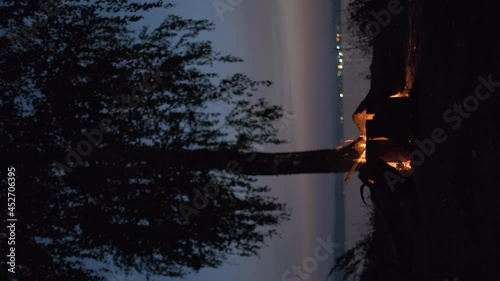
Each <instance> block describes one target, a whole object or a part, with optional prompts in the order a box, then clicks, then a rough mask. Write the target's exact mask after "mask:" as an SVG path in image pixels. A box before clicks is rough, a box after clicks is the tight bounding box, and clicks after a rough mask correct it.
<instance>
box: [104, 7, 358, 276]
mask: <svg viewBox="0 0 500 281" xmlns="http://www.w3.org/2000/svg"><path fill="white" fill-rule="evenodd" d="M331 1H332V0H240V1H238V0H232V1H231V0H220V2H222V3H226V4H228V3H240V4H239V5H236V6H232V7H231V10H228V11H226V12H224V13H223V18H222V19H221V17H220V16H219V14H218V13H217V11H216V9H215V7H214V1H213V0H183V1H174V3H176V7H175V8H174V9H173V10H168V11H167V10H162V9H157V10H155V11H153V12H151V13H149V14H148V15H147V18H146V19H145V20H144V21H143V22H142V23H143V24H149V25H151V27H154V26H155V25H157V24H159V23H160V22H161V20H162V19H163V18H164V17H165V16H166V15H167V14H169V13H175V14H179V15H181V16H184V17H189V18H194V19H209V20H211V21H213V22H214V23H215V24H216V29H215V31H213V32H210V33H205V34H202V35H201V36H202V38H203V39H209V40H211V41H212V42H213V43H214V47H215V49H216V50H218V51H221V52H223V53H229V54H232V55H235V56H238V57H240V58H242V59H243V60H244V63H239V64H236V65H231V66H224V67H220V66H217V69H216V70H217V71H218V72H220V73H221V74H222V76H223V77H224V76H225V75H228V74H230V73H234V72H243V73H246V74H248V75H249V76H250V77H252V78H254V79H266V80H267V79H269V80H272V81H273V82H274V84H273V86H272V87H270V88H269V89H266V90H265V91H264V92H262V95H264V96H266V97H267V98H268V99H269V100H270V101H271V102H272V103H275V104H279V105H284V106H285V107H286V111H288V112H291V113H293V114H294V115H293V116H294V117H290V118H289V119H287V120H286V122H285V123H283V125H284V128H283V130H282V131H280V135H281V136H282V137H283V138H285V139H287V140H288V141H289V143H288V144H285V145H280V146H271V145H270V146H268V147H265V149H264V151H269V152H274V151H303V150H312V149H324V148H333V143H334V136H333V132H332V127H333V126H332V122H333V118H332V110H333V108H334V104H333V101H334V97H333V94H332V92H333V90H332V89H333V86H334V85H333V82H332V79H331V77H333V75H335V73H336V65H334V63H333V61H334V54H333V52H332V50H333V48H334V38H335V37H334V36H335V32H334V27H333V24H332V13H333V12H332V6H331ZM228 5H230V4H228ZM344 70H345V72H344V73H345V74H344V77H345V81H344V87H345V88H344V92H345V100H346V101H345V105H344V106H345V109H344V112H346V114H347V113H348V114H349V116H347V117H346V119H347V122H345V125H346V131H345V135H346V138H351V137H353V138H354V137H356V136H357V132H356V131H355V130H354V125H353V124H352V122H351V121H350V114H352V112H353V111H354V108H355V107H356V106H357V104H358V103H359V102H360V100H361V97H362V93H363V92H365V91H366V90H367V89H366V88H367V83H366V81H362V80H361V79H360V76H359V75H358V74H359V71H358V70H357V69H354V70H353V71H351V72H350V70H349V69H344ZM350 92H351V93H352V94H351V93H350ZM335 176H336V175H333V174H314V175H294V176H273V177H260V180H259V181H260V182H261V183H265V184H268V185H269V186H270V187H271V188H272V195H274V196H277V197H278V198H279V199H280V200H281V201H284V202H286V203H287V204H288V205H289V206H290V207H291V208H292V209H293V211H292V218H291V220H290V221H288V222H285V223H284V224H283V225H282V226H280V228H279V229H278V230H279V232H280V233H281V234H282V237H281V238H276V239H272V240H269V241H267V244H268V246H267V247H266V248H264V249H262V250H261V251H260V257H248V258H241V257H230V259H229V260H228V261H227V262H226V263H225V264H224V265H223V266H222V267H219V268H216V269H202V270H201V271H200V272H198V273H193V274H190V275H188V276H186V277H185V278H184V279H180V278H163V277H161V278H160V277H156V278H154V279H156V280H187V281H194V280H238V281H254V280H282V274H283V272H285V271H286V270H289V269H291V267H292V266H293V265H298V264H301V263H302V261H303V260H304V258H306V257H309V256H312V255H313V251H314V249H315V248H316V247H317V246H318V245H319V244H318V242H317V241H316V239H317V238H322V239H324V240H326V239H327V237H328V236H329V235H332V234H333V215H334V214H333V209H334V208H333V206H332V200H333V181H334V177H335ZM340 176H342V177H343V176H345V175H340ZM353 178H355V176H354V177H353ZM358 188H359V183H358V182H357V181H356V179H354V181H353V182H351V183H350V184H349V186H348V187H347V188H346V198H347V206H346V208H347V229H346V231H347V247H349V246H351V245H352V244H353V242H354V241H355V240H357V239H358V236H359V233H360V230H362V229H364V226H363V223H364V216H365V215H364V209H363V208H362V207H361V204H362V203H361V200H360V199H359V193H358V190H359V189H358ZM332 264H333V259H332V258H329V259H328V260H326V261H323V262H320V263H319V266H318V269H317V270H316V271H315V272H313V273H311V275H310V276H309V277H308V278H307V280H311V281H312V280H321V281H323V280H325V277H326V275H327V273H328V271H329V270H330V268H331V266H332ZM120 276H121V275H120V274H119V273H117V276H110V278H111V280H120V279H122V280H127V279H126V278H124V277H120ZM128 280H136V281H138V280H144V277H143V276H135V278H129V279H128ZM120 281H121V280H120Z"/></svg>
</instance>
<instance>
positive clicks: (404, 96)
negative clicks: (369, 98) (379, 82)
mask: <svg viewBox="0 0 500 281" xmlns="http://www.w3.org/2000/svg"><path fill="white" fill-rule="evenodd" d="M409 96H410V95H409V94H408V92H406V91H405V92H403V93H401V92H399V93H397V94H395V95H392V96H390V97H389V98H391V99H393V98H407V97H409Z"/></svg>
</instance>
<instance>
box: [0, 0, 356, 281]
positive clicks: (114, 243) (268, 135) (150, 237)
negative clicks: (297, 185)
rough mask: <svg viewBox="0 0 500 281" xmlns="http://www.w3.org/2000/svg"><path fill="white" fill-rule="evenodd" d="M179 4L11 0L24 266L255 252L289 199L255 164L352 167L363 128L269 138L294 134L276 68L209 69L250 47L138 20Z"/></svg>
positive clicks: (191, 261)
mask: <svg viewBox="0 0 500 281" xmlns="http://www.w3.org/2000/svg"><path fill="white" fill-rule="evenodd" d="M170 7H171V5H169V4H165V3H163V1H155V2H148V3H142V2H141V3H139V2H131V1H118V0H115V1H90V2H84V3H83V2H78V1H63V0H61V1H55V0H54V1H51V2H46V3H39V4H34V3H33V2H31V1H11V0H7V1H3V2H2V4H1V10H0V13H1V15H2V16H1V17H0V22H1V24H2V30H4V31H5V32H4V33H2V35H1V37H0V41H1V44H2V46H3V48H1V50H0V60H1V61H2V64H3V65H4V66H5V67H2V68H1V69H0V73H1V79H0V87H1V90H2V93H3V94H2V98H1V100H0V110H1V113H2V120H1V121H0V122H1V126H0V127H1V128H2V134H1V138H2V141H1V147H0V149H1V151H2V154H3V159H2V167H1V169H2V171H5V170H6V169H7V166H12V167H15V169H16V181H17V182H16V186H17V188H16V192H15V194H16V195H15V196H16V198H17V201H16V209H15V216H16V217H18V218H20V221H19V222H18V223H17V225H16V235H17V236H16V237H17V238H16V239H17V240H16V245H15V246H16V250H15V251H16V257H17V258H16V266H17V268H18V272H17V273H16V274H17V275H16V278H18V280H68V278H69V279H71V280H101V279H102V277H101V276H99V274H97V273H95V272H93V271H92V270H89V269H87V267H86V259H92V260H97V261H102V262H106V261H107V260H108V259H109V258H112V259H113V263H114V264H115V265H117V266H118V267H120V268H122V269H124V270H125V272H129V271H131V270H136V271H138V272H141V273H145V274H148V275H152V274H158V275H168V276H183V275H184V274H186V273H188V272H190V271H191V270H199V269H200V268H202V267H216V266H219V265H220V264H221V263H222V262H223V261H224V260H225V258H226V257H227V256H228V255H233V254H237V255H242V256H247V255H255V254H257V250H258V249H259V248H260V247H262V246H263V245H264V242H265V239H266V238H269V237H272V236H273V235H275V234H276V230H275V227H276V226H277V225H278V224H279V223H280V222H282V221H283V220H285V219H287V218H288V210H287V207H286V206H285V205H284V204H282V203H279V202H278V201H277V200H276V198H273V197H270V196H269V195H268V194H267V193H268V191H269V188H268V187H266V186H259V185H257V184H256V183H255V182H256V179H255V177H253V175H277V174H296V173H325V172H344V171H348V170H349V168H350V167H351V166H352V162H353V159H355V158H357V157H358V156H359V155H358V154H357V152H356V150H355V149H353V147H354V145H355V143H354V144H351V145H350V146H348V147H345V148H342V149H339V150H335V149H326V150H319V151H309V152H294V153H276V154H273V153H263V152H260V151H259V150H258V149H257V148H258V147H260V146H263V145H266V144H280V143H283V140H281V139H279V138H277V136H276V134H277V132H278V128H277V127H276V122H277V121H279V120H281V118H283V116H284V111H283V109H282V108H281V107H279V106H274V105H270V104H269V103H268V102H267V101H266V100H265V99H264V98H257V97H256V96H255V95H256V93H258V91H259V89H261V88H262V87H268V86H270V85H271V83H270V82H269V81H254V80H252V79H250V78H249V77H247V76H246V75H244V74H234V75H232V76H229V77H224V78H221V77H219V75H218V74H217V73H214V72H211V71H212V68H211V67H212V66H214V65H217V64H221V63H237V62H241V60H240V59H238V58H236V57H233V56H230V55H223V54H220V53H218V52H216V51H214V50H213V49H212V45H211V43H210V42H208V41H200V40H197V37H198V35H199V34H200V33H202V32H207V31H210V30H212V29H213V28H214V26H213V24H211V23H210V22H208V21H204V20H191V19H184V18H181V17H179V16H175V15H169V16H167V17H166V18H165V20H164V21H163V22H162V24H161V25H160V26H159V27H157V28H154V29H149V28H143V29H142V30H141V31H140V32H134V30H133V29H132V28H131V24H137V23H140V20H141V19H142V17H143V15H144V12H147V11H149V10H151V9H154V8H166V9H168V8H170ZM215 104H224V105H225V107H226V108H229V110H227V112H224V111H217V110H214V108H216V107H215V106H214V105H215ZM2 180H3V181H5V178H3V179H2ZM4 196H6V195H5V194H4V193H3V194H2V197H4ZM3 216H5V215H3ZM21 219H22V220H21ZM6 245H7V244H6V243H2V244H1V246H0V247H1V249H2V252H5V251H3V250H7V248H4V247H7V246H6ZM3 272H6V270H3Z"/></svg>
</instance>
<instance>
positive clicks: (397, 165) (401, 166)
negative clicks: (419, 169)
mask: <svg viewBox="0 0 500 281" xmlns="http://www.w3.org/2000/svg"><path fill="white" fill-rule="evenodd" d="M387 164H389V166H391V167H393V168H394V169H396V170H398V171H409V170H411V162H410V160H408V161H405V162H387Z"/></svg>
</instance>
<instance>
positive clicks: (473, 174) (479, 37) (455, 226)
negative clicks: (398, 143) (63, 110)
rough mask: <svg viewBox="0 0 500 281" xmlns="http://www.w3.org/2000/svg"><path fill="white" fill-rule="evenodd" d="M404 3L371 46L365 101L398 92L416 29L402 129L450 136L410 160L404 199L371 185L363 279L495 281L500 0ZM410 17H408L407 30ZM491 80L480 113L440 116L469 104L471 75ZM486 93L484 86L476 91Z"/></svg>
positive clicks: (499, 229) (420, 135)
mask: <svg viewBox="0 0 500 281" xmlns="http://www.w3.org/2000/svg"><path fill="white" fill-rule="evenodd" d="M404 5H405V7H406V9H405V12H404V13H402V14H401V15H399V16H398V17H394V18H393V20H392V21H391V23H390V25H389V26H388V27H386V28H385V29H384V31H383V32H382V33H381V34H380V35H379V36H378V37H377V38H376V40H375V44H374V53H373V63H372V66H371V71H372V86H371V87H372V88H371V91H370V94H369V95H371V96H372V97H374V99H377V98H378V97H387V96H389V95H392V94H394V93H395V91H398V90H400V89H402V88H403V87H404V86H403V84H404V82H402V80H404V68H405V63H404V61H405V59H404V58H405V54H407V50H408V49H409V47H408V44H407V42H408V34H410V32H415V33H414V34H415V35H416V37H415V38H416V41H415V42H416V46H417V49H416V50H417V51H416V57H415V59H416V68H415V77H414V78H415V79H414V84H413V88H412V90H411V91H410V96H411V99H412V104H413V108H411V109H410V112H412V114H414V123H413V124H408V126H412V127H413V128H414V132H415V135H414V138H415V140H420V141H422V140H425V139H429V138H430V137H431V135H432V131H433V130H435V129H436V128H441V129H442V130H443V131H444V132H445V134H446V136H447V139H446V141H444V142H443V143H440V144H435V145H436V148H435V151H433V152H430V153H429V155H425V156H424V159H423V160H422V161H421V162H422V163H421V164H420V165H415V163H413V166H414V168H415V173H414V175H413V177H409V178H407V181H410V183H412V184H414V185H415V192H413V193H412V195H411V197H410V199H408V198H407V197H405V198H402V197H401V196H398V195H395V194H394V193H393V192H387V190H383V189H379V190H374V189H372V193H371V196H372V200H374V201H376V204H375V205H377V204H378V205H379V210H380V212H375V214H376V215H375V219H374V221H375V226H374V228H375V232H374V234H373V243H372V247H371V250H370V251H369V260H370V262H369V264H368V267H367V271H366V275H365V278H364V279H365V280H380V281H392V280H394V281H400V280H401V281H403V280H406V281H410V280H415V281H444V280H448V281H452V280H453V281H455V280H456V281H468V280H471V281H472V280H500V265H499V264H500V204H499V201H500V185H499V184H498V182H499V179H498V175H499V174H500V172H498V168H499V165H498V162H497V159H498V157H499V154H500V143H499V142H500V136H499V132H498V128H500V126H499V123H500V108H499V105H500V21H499V20H497V18H498V17H499V16H500V2H496V1H492V0H491V1H451V0H450V1H445V0H441V1H415V2H413V3H410V4H408V3H404ZM408 12H409V13H410V15H412V16H414V19H415V20H414V22H413V23H414V26H412V27H411V28H410V27H409V26H411V24H410V25H409V24H408V17H407V16H408ZM490 75H491V78H490V80H493V81H498V82H499V86H498V87H496V88H495V87H490V89H491V90H492V92H491V94H490V96H489V97H487V98H485V99H484V100H479V106H478V107H477V109H473V110H470V112H468V111H467V110H465V113H463V116H464V117H457V116H460V115H459V113H454V112H452V113H448V114H449V115H448V117H449V118H455V119H453V120H454V121H451V120H445V119H443V114H444V113H445V112H447V110H448V109H451V110H452V111H453V110H454V104H459V105H463V102H464V99H466V98H467V100H468V101H469V102H470V105H473V101H472V100H473V98H472V96H474V95H475V89H476V87H477V86H478V85H480V84H481V83H480V81H479V80H478V76H482V77H484V79H485V80H488V77H489V76H490ZM487 93H488V90H487V87H483V88H482V89H480V94H483V95H486V94H487ZM469 108H473V107H469ZM452 116H454V117H452ZM458 119H460V120H461V121H462V122H461V124H460V125H457V124H458V122H459V121H458ZM454 125H456V129H453V128H452V126H454ZM388 129H390V130H398V128H388ZM414 143H415V142H414ZM367 149H369V148H367ZM412 149H413V150H420V151H422V150H421V149H420V148H418V147H416V146H414V147H413V148H412ZM413 160H416V159H413ZM412 162H415V161H412ZM417 162H418V161H417ZM380 214H384V215H380ZM386 225H387V227H386ZM388 232H390V235H388V234H387V233H388ZM391 240H392V241H391ZM393 246H394V247H395V248H396V249H395V250H396V251H397V254H396V255H395V254H394V251H393V249H392V248H393Z"/></svg>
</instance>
